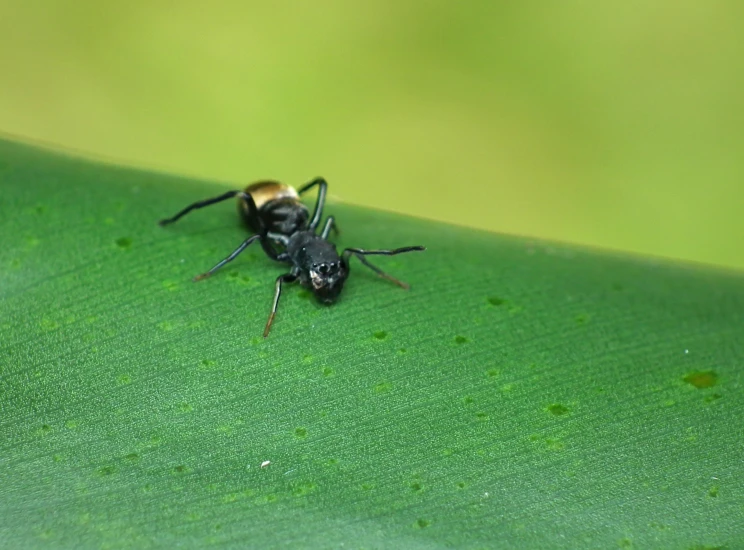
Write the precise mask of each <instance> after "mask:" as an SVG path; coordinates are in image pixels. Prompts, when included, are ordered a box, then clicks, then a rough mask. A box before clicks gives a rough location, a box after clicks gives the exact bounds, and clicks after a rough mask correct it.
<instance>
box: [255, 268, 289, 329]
mask: <svg viewBox="0 0 744 550" xmlns="http://www.w3.org/2000/svg"><path fill="white" fill-rule="evenodd" d="M296 280H297V274H296V273H295V270H294V269H293V270H292V273H285V274H284V275H279V276H278V277H277V278H276V291H275V292H274V303H273V305H272V306H271V315H269V319H268V320H267V321H266V327H265V328H264V333H263V337H264V338H266V337H267V336H268V335H269V331H270V330H271V325H272V323H273V322H274V317H275V316H276V308H277V307H279V297H280V296H281V295H282V283H294V282H295V281H296Z"/></svg>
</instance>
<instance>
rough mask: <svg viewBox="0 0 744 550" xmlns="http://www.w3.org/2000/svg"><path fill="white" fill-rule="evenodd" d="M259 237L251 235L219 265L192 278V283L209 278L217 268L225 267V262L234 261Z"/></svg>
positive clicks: (259, 236)
mask: <svg viewBox="0 0 744 550" xmlns="http://www.w3.org/2000/svg"><path fill="white" fill-rule="evenodd" d="M260 238H261V235H251V236H250V237H248V238H247V239H246V240H244V241H243V242H242V243H241V244H240V246H239V247H238V248H236V249H235V250H234V251H233V253H232V254H230V255H229V256H228V257H227V258H225V259H224V260H222V261H221V262H220V263H218V264H217V265H216V266H214V267H213V268H212V269H210V270H209V271H207V272H206V273H202V274H201V275H197V276H196V277H194V281H201V280H202V279H206V278H207V277H209V276H211V275H212V273H214V272H215V271H217V270H218V269H219V268H221V267H222V266H223V265H225V264H226V263H227V262H231V261H233V260H234V259H235V257H236V256H237V255H238V254H240V253H241V252H243V250H245V249H246V248H248V245H249V244H251V243H252V242H253V241H255V240H256V239H260Z"/></svg>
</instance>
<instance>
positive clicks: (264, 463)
mask: <svg viewBox="0 0 744 550" xmlns="http://www.w3.org/2000/svg"><path fill="white" fill-rule="evenodd" d="M269 464H271V460H264V461H263V462H262V463H261V468H266V466H268V465H269Z"/></svg>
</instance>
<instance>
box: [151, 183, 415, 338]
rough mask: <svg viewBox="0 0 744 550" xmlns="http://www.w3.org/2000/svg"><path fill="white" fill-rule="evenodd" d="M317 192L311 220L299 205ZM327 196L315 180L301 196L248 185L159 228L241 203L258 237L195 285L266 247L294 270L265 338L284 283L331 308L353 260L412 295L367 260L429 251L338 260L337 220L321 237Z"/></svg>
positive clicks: (359, 253) (357, 252)
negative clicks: (252, 249)
mask: <svg viewBox="0 0 744 550" xmlns="http://www.w3.org/2000/svg"><path fill="white" fill-rule="evenodd" d="M316 186H317V187H318V197H317V200H316V203H315V210H314V211H313V214H312V216H311V215H310V212H309V210H308V208H307V207H306V206H305V205H304V204H302V202H300V195H302V194H303V193H305V192H307V191H309V190H310V189H312V188H313V187H316ZM327 190H328V184H327V183H326V181H325V180H324V179H323V178H316V179H314V180H313V181H311V182H310V183H308V184H306V185H304V186H302V187H301V188H300V189H297V190H296V189H294V188H293V187H291V186H289V185H286V184H283V183H279V182H277V181H259V182H256V183H253V184H251V185H249V186H248V187H246V188H245V190H243V191H228V192H227V193H224V194H222V195H220V196H218V197H213V198H211V199H205V200H203V201H198V202H195V203H193V204H191V205H189V206H187V207H186V208H184V209H183V210H181V211H180V212H179V213H178V214H176V215H175V216H173V217H172V218H168V219H165V220H161V221H160V222H159V223H160V225H168V224H170V223H173V222H175V221H176V220H178V219H180V218H181V217H182V216H185V215H186V214H188V213H189V212H191V211H192V210H196V209H198V208H203V207H205V206H209V205H212V204H215V203H218V202H221V201H224V200H227V199H231V198H233V197H237V198H238V210H239V211H240V214H241V217H242V218H243V221H244V222H245V224H246V225H247V226H248V228H249V229H251V230H252V231H253V232H254V235H251V236H250V237H248V238H247V239H246V240H244V241H243V242H242V243H241V245H240V246H238V248H236V249H235V250H234V251H233V252H232V254H230V255H229V256H227V257H226V258H225V259H224V260H222V261H221V262H219V263H218V264H217V265H215V266H214V267H213V268H212V269H210V270H209V271H207V272H205V273H202V274H201V275H197V276H196V277H194V281H199V280H201V279H206V278H207V277H209V276H211V275H212V274H213V273H214V272H215V271H217V270H218V269H219V268H221V267H222V266H224V265H225V264H226V263H228V262H230V261H232V260H234V259H235V257H236V256H237V255H238V254H240V253H241V252H243V250H245V249H246V248H248V246H249V245H250V244H251V243H253V241H256V240H258V241H259V242H260V243H261V247H262V248H263V250H264V252H265V253H266V255H267V256H269V257H270V258H271V259H272V260H276V261H278V262H283V263H286V264H289V265H291V266H292V268H291V269H290V272H289V273H285V274H284V275H280V276H279V277H277V278H276V291H275V293H274V303H273V305H272V307H271V314H270V315H269V319H268V320H267V321H266V328H265V329H264V334H263V335H264V338H266V337H267V336H268V335H269V331H270V330H271V325H272V323H273V322H274V317H275V315H276V310H277V307H278V306H279V297H280V296H281V294H282V283H288V284H289V283H295V282H299V283H300V284H301V285H302V286H304V287H307V288H309V289H311V290H312V292H313V294H314V295H315V297H316V298H318V300H320V301H321V302H322V303H325V304H332V303H333V302H335V301H336V299H337V298H338V296H339V294H340V293H341V289H342V288H343V286H344V282H345V281H346V279H347V277H348V276H349V259H350V258H351V256H352V255H353V256H356V257H357V258H358V259H359V261H361V262H362V263H363V264H364V265H366V266H367V267H369V268H370V269H371V270H372V271H374V272H375V273H377V274H378V275H379V276H380V277H383V278H385V279H388V280H389V281H392V282H393V283H395V284H397V285H398V286H400V287H401V288H404V289H408V285H407V284H406V283H404V282H403V281H399V280H398V279H396V278H395V277H393V276H392V275H388V274H387V273H385V272H384V271H382V270H381V269H380V268H378V267H376V266H374V265H372V264H371V263H370V262H369V261H368V260H367V259H366V258H365V256H371V255H384V256H393V255H395V254H401V253H404V252H413V251H421V250H426V249H425V248H424V247H423V246H406V247H403V248H396V249H394V250H362V249H361V248H345V249H344V251H343V252H342V253H341V255H340V256H339V254H338V252H337V250H336V245H335V244H333V243H331V242H329V241H328V235H329V234H330V232H331V229H334V230H335V231H338V229H337V227H336V221H335V219H334V218H333V216H329V217H328V218H327V219H326V222H325V225H324V226H323V229H322V231H321V232H320V235H316V231H317V230H318V227H319V225H320V220H321V218H322V216H323V208H324V206H325V199H326V193H327ZM275 245H279V246H280V247H281V248H280V250H279V251H277V249H276V248H275Z"/></svg>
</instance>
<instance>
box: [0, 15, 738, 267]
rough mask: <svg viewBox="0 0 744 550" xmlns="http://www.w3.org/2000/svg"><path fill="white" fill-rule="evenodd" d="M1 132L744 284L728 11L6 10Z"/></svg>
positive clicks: (732, 31)
mask: <svg viewBox="0 0 744 550" xmlns="http://www.w3.org/2000/svg"><path fill="white" fill-rule="evenodd" d="M0 131H2V132H4V133H6V134H11V135H15V136H20V137H24V138H30V139H33V140H40V141H44V142H48V143H53V144H60V145H63V146H65V147H67V148H73V149H78V150H81V151H84V152H88V153H93V154H96V155H99V156H103V157H106V158H109V159H112V160H116V161H119V162H126V163H130V164H135V165H141V166H147V167H154V168H158V169H163V170H168V171H174V172H179V173H184V174H189V175H194V176H203V177H208V178H213V179H216V180H222V181H224V182H225V183H224V185H225V186H230V187H231V186H233V185H234V184H235V183H236V182H240V183H245V182H249V181H251V180H254V179H258V178H263V177H274V178H279V179H282V180H285V181H287V182H290V183H294V184H298V183H301V182H303V181H305V180H308V179H310V178H312V177H314V176H316V175H324V176H325V177H326V178H328V180H329V181H330V183H331V185H332V188H331V189H332V193H333V195H335V196H336V197H338V198H341V199H343V200H345V201H349V202H354V203H361V204H368V205H372V206H375V207H380V208H385V209H390V210H398V211H403V212H407V213H412V214H416V215H420V216H427V217H432V218H438V219H442V220H448V221H452V222H456V223H460V224H466V225H474V226H478V227H485V228H489V229H493V230H498V231H505V232H511V233H520V234H527V235H538V236H545V237H549V238H552V239H560V240H567V241H575V242H584V243H590V244H597V245H601V246H607V247H613V248H620V249H627V250H635V251H639V252H645V253H653V254H661V255H666V256H672V257H679V258H688V259H694V260H699V261H705V262H714V263H720V264H728V265H734V266H739V267H744V247H742V246H741V240H742V239H741V236H742V234H743V233H744V215H743V214H744V181H743V178H742V176H744V160H743V159H744V2H742V1H741V0H730V1H724V0H719V1H716V0H709V1H702V0H684V1H676V0H666V1H662V0H658V1H648V0H632V1H622V2H620V1H617V2H614V1H607V2H597V1H594V0H584V1H578V0H552V1H551V0H545V1H524V2H511V1H510V2H505V1H504V2H499V1H496V0H485V1H470V2H452V1H444V0H433V1H428V2H424V1H415V2H410V1H409V2H405V1H400V0H376V1H375V2H361V1H349V0H346V1H342V0H322V1H312V2H311V1H295V2H289V1H280V2H244V1H243V2H239V1H233V2H226V1H222V2H205V1H204V0H199V1H195V0H181V1H178V2H158V1H150V0H147V1H145V0H132V1H128V2H102V1H101V0H69V1H66V2H65V1H52V0H36V1H20V0H17V1H15V2H11V1H4V2H2V3H0ZM215 192H217V188H216V190H215ZM195 198H200V197H195ZM178 206H181V205H174V208H175V207H178ZM168 213H169V212H164V213H163V214H164V215H165V214H168ZM342 223H343V222H342Z"/></svg>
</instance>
